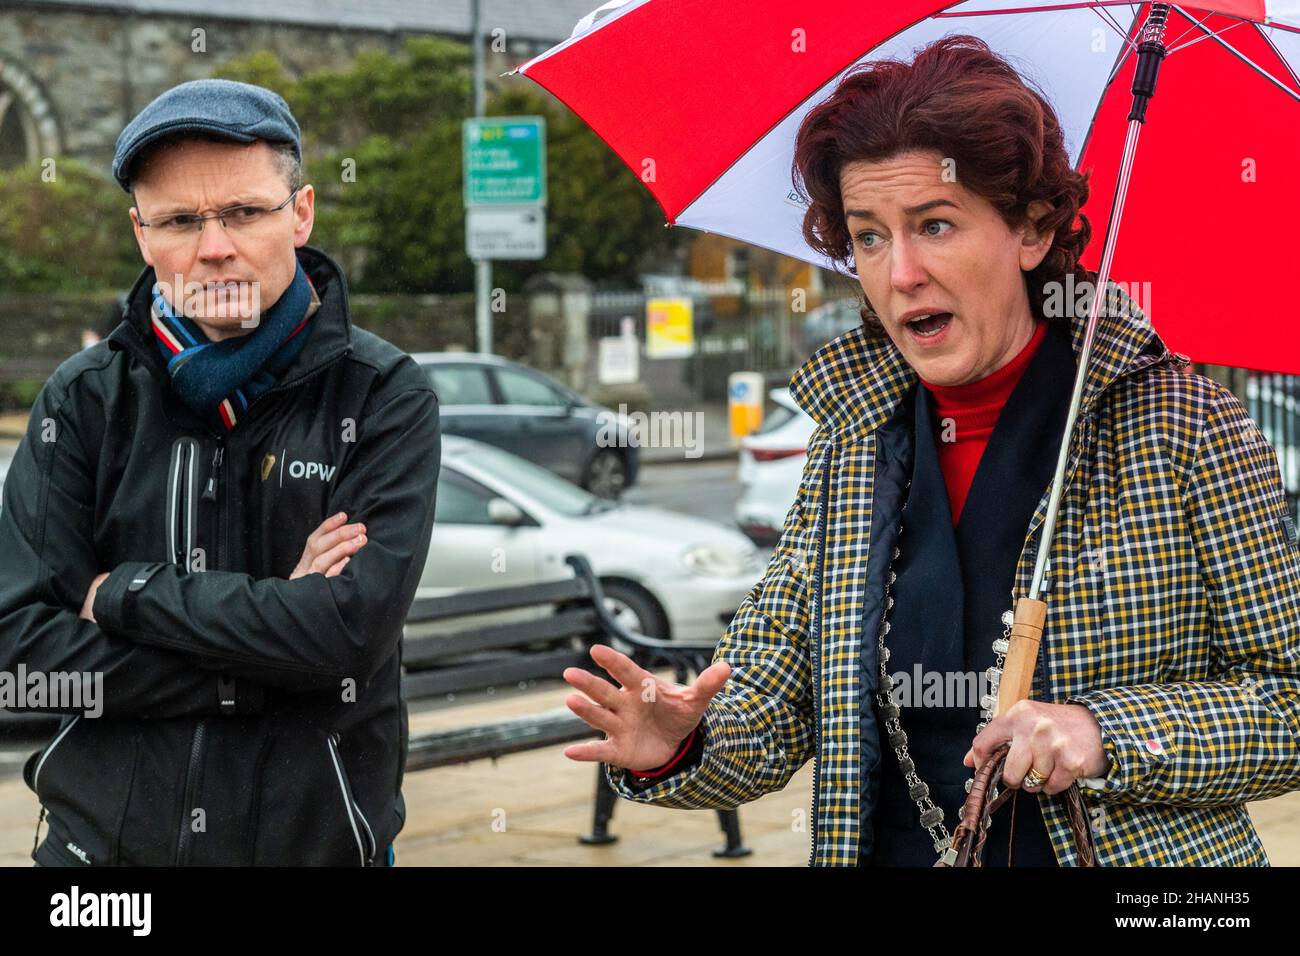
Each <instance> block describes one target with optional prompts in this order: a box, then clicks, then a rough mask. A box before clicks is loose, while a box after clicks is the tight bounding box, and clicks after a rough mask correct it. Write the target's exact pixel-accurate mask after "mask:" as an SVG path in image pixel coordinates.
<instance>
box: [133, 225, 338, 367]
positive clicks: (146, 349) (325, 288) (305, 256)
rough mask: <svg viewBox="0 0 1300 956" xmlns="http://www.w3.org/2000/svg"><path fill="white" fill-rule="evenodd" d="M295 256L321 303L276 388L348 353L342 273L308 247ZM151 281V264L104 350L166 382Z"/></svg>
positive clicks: (141, 274) (142, 275) (140, 277)
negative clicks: (154, 323)
mask: <svg viewBox="0 0 1300 956" xmlns="http://www.w3.org/2000/svg"><path fill="white" fill-rule="evenodd" d="M296 253H297V256H298V261H299V262H300V263H301V264H302V267H303V269H304V270H305V271H306V272H307V275H308V277H309V278H310V279H311V282H312V287H313V292H314V294H315V295H317V296H319V300H320V305H319V308H318V309H317V314H316V317H315V318H314V319H313V320H312V323H311V326H310V329H311V334H310V336H308V338H307V343H306V344H305V345H304V346H303V348H302V351H301V352H300V353H298V356H297V358H295V359H294V361H293V364H291V365H290V366H289V368H288V369H286V370H285V373H284V375H283V376H282V378H281V381H280V385H291V384H293V383H294V382H296V381H298V380H300V379H303V378H306V377H307V376H309V375H311V374H312V373H313V372H315V371H316V370H317V369H320V368H322V367H324V366H326V365H329V364H330V363H332V362H333V361H334V360H335V359H337V358H339V357H340V356H342V355H346V354H347V353H348V352H350V351H351V350H352V312H351V309H350V307H349V305H348V286H347V279H345V278H344V276H343V270H342V269H340V268H339V265H338V263H336V262H335V261H334V260H333V259H331V258H330V257H329V256H327V255H326V254H325V253H323V252H321V251H320V250H319V249H315V248H313V247H312V246H301V247H299V248H298V249H297V250H296ZM156 281H157V277H156V275H155V273H154V269H153V266H148V267H146V268H145V269H144V271H143V272H141V273H140V275H139V277H138V278H137V279H136V280H135V284H134V285H133V286H131V291H130V292H128V293H127V297H126V306H125V309H124V316H123V321H122V322H121V324H119V325H118V326H117V328H115V329H114V330H113V332H112V333H111V334H110V335H109V337H108V347H109V348H110V349H122V350H124V351H126V352H129V353H130V354H131V355H133V356H135V357H136V358H137V359H139V360H140V361H141V362H142V363H144V365H145V366H146V367H147V368H148V369H149V370H150V371H151V372H152V373H153V374H154V375H155V376H156V377H157V378H158V379H159V380H160V381H162V382H166V383H169V384H170V378H169V377H168V375H167V366H166V363H165V362H164V361H163V357H162V354H161V353H160V352H159V350H158V346H157V345H156V344H155V343H154V333H153V328H152V325H151V321H152V320H151V318H150V307H151V304H152V302H153V287H154V283H155V282H156Z"/></svg>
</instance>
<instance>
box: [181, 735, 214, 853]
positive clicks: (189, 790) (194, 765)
mask: <svg viewBox="0 0 1300 956" xmlns="http://www.w3.org/2000/svg"><path fill="white" fill-rule="evenodd" d="M207 724H208V722H207V720H206V718H205V719H203V720H200V721H199V722H198V724H196V725H195V727H194V736H193V738H191V740H190V763H189V766H188V767H187V768H186V770H185V805H184V806H183V807H182V808H181V835H180V839H179V840H178V841H177V842H176V865H177V866H184V865H185V862H186V860H185V849H186V847H187V846H188V845H189V841H190V825H191V824H190V820H191V814H192V813H193V804H194V797H195V793H194V790H195V786H194V780H195V775H196V773H197V771H198V765H199V760H200V759H201V755H202V753H203V736H204V733H203V731H204V728H205V727H207Z"/></svg>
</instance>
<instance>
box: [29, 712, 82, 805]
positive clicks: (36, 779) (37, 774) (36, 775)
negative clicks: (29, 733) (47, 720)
mask: <svg viewBox="0 0 1300 956" xmlns="http://www.w3.org/2000/svg"><path fill="white" fill-rule="evenodd" d="M81 717H82V715H81V714H77V715H76V716H75V717H73V718H72V720H70V721H69V722H68V726H66V727H64V728H63V729H62V730H60V731H59V733H58V735H57V736H56V737H55V738H54V739H53V740H51V741H50V745H49V746H48V747H46V748H45V753H43V754H41V759H40V760H38V761H36V769H35V770H34V771H32V790H36V788H37V786H39V784H40V779H41V768H42V767H44V766H45V761H47V760H49V759H50V754H52V753H54V748H55V747H57V746H58V745H59V744H60V743H61V742H62V741H63V738H64V737H66V736H68V732H69V731H70V730H72V727H73V725H74V724H75V723H76V722H77V721H79V720H80V719H81ZM37 792H39V791H37Z"/></svg>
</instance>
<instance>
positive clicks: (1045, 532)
mask: <svg viewBox="0 0 1300 956" xmlns="http://www.w3.org/2000/svg"><path fill="white" fill-rule="evenodd" d="M1168 16H1169V4H1165V3H1155V4H1152V5H1151V13H1150V14H1149V15H1148V16H1147V20H1146V23H1145V24H1143V26H1142V32H1141V33H1140V34H1139V42H1138V64H1137V69H1136V71H1135V72H1134V75H1133V108H1132V109H1131V110H1130V111H1129V115H1128V132H1127V134H1126V135H1125V138H1124V153H1123V157H1122V159H1121V162H1120V169H1119V179H1118V181H1117V182H1116V184H1115V201H1114V202H1113V203H1112V204H1111V207H1110V219H1109V221H1108V222H1107V224H1106V240H1105V243H1104V244H1103V246H1102V254H1101V266H1100V268H1099V270H1098V272H1097V284H1096V287H1095V288H1094V289H1093V295H1092V304H1091V307H1090V308H1089V310H1088V325H1087V328H1086V331H1085V332H1084V336H1083V348H1082V350H1081V351H1080V354H1079V369H1078V372H1077V373H1076V374H1075V377H1074V390H1073V392H1072V394H1071V396H1070V411H1069V414H1068V416H1067V417H1066V421H1065V430H1064V434H1063V435H1062V437H1061V448H1060V452H1059V453H1058V454H1057V457H1056V471H1055V473H1054V474H1053V476H1052V486H1051V488H1052V492H1051V496H1050V497H1049V498H1048V501H1047V513H1046V516H1045V517H1044V519H1043V525H1042V534H1041V535H1040V536H1039V544H1038V552H1037V555H1036V556H1035V560H1034V574H1033V578H1032V579H1031V582H1030V585H1029V592H1028V593H1027V594H1026V595H1025V596H1024V597H1022V598H1020V599H1019V600H1018V601H1017V602H1016V609H1015V620H1014V621H1013V623H1012V625H1011V637H1010V641H1009V645H1008V648H1007V656H1006V659H1005V662H1004V664H1003V668H1002V676H1001V679H1000V680H999V683H998V701H997V706H996V707H995V708H994V710H993V714H994V716H996V715H997V714H999V713H1003V712H1005V711H1006V710H1007V709H1009V708H1010V707H1011V706H1012V705H1013V704H1015V703H1016V702H1017V701H1021V700H1024V699H1026V698H1027V697H1028V696H1029V691H1030V687H1031V685H1032V683H1033V679H1034V667H1035V665H1036V664H1037V661H1038V645H1039V641H1040V639H1041V638H1042V636H1043V625H1044V622H1045V621H1046V620H1047V603H1046V602H1045V601H1043V600H1042V598H1041V597H1040V595H1041V594H1043V593H1044V592H1045V591H1046V589H1047V587H1046V584H1045V581H1046V578H1047V565H1048V555H1049V554H1050V553H1051V549H1052V535H1053V533H1054V532H1055V531H1056V516H1057V513H1058V512H1059V511H1060V507H1061V495H1062V491H1063V490H1064V488H1063V485H1064V482H1065V470H1066V465H1067V463H1068V461H1069V458H1070V445H1071V444H1072V442H1071V438H1072V436H1073V434H1074V427H1075V422H1076V420H1077V419H1078V417H1079V409H1080V406H1081V404H1082V399H1083V383H1084V379H1085V378H1086V377H1087V374H1088V360H1089V358H1090V357H1091V355H1092V342H1093V337H1094V335H1095V333H1096V330H1097V319H1098V316H1099V315H1100V314H1101V306H1102V300H1103V298H1104V294H1103V290H1104V289H1105V288H1106V283H1107V282H1108V281H1109V279H1110V267H1111V259H1112V258H1113V257H1114V252H1115V241H1116V237H1117V236H1118V233H1119V223H1120V217H1121V215H1122V214H1123V211H1124V200H1125V197H1126V196H1127V195H1128V184H1129V176H1130V174H1131V173H1132V171H1133V159H1134V156H1135V155H1136V153H1137V142H1138V134H1139V133H1140V132H1141V130H1142V124H1143V123H1144V122H1145V121H1146V107H1147V103H1148V102H1149V101H1150V99H1151V97H1152V96H1153V95H1155V85H1156V75H1157V73H1158V72H1159V69H1160V61H1161V60H1162V59H1163V58H1164V55H1165V52H1166V51H1165V45H1164V33H1165V24H1166V20H1167V18H1168Z"/></svg>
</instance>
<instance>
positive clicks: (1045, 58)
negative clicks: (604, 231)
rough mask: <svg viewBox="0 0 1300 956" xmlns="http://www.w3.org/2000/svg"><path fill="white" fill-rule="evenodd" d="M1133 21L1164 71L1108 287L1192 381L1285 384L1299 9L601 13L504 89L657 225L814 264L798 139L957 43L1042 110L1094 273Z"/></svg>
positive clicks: (657, 3) (644, 6) (1298, 248)
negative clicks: (1231, 372) (566, 126)
mask: <svg viewBox="0 0 1300 956" xmlns="http://www.w3.org/2000/svg"><path fill="white" fill-rule="evenodd" d="M1153 6H1168V21H1167V25H1166V29H1165V33H1164V45H1165V47H1166V49H1167V51H1168V52H1167V54H1166V56H1165V58H1164V62H1163V65H1162V66H1161V67H1160V84H1159V90H1158V94H1157V95H1156V96H1155V97H1154V98H1153V99H1152V100H1151V103H1150V107H1149V109H1148V111H1147V117H1146V119H1147V122H1146V124H1145V126H1143V127H1142V139H1141V149H1140V151H1138V152H1137V154H1136V162H1133V157H1132V156H1130V158H1129V162H1130V165H1131V173H1130V175H1131V179H1130V181H1129V183H1128V186H1129V188H1128V190H1127V198H1126V200H1125V201H1124V203H1123V217H1122V229H1121V230H1120V236H1119V238H1118V241H1117V242H1116V243H1114V248H1113V252H1114V260H1113V263H1112V264H1111V269H1110V270H1109V277H1110V278H1112V279H1114V280H1116V281H1119V282H1121V283H1125V284H1126V286H1127V288H1128V289H1129V290H1130V291H1131V292H1133V291H1134V290H1136V291H1137V292H1139V293H1149V294H1146V295H1145V298H1144V296H1143V295H1142V294H1135V295H1134V298H1135V299H1137V300H1138V303H1139V305H1141V306H1142V307H1143V308H1144V310H1145V311H1146V312H1147V314H1148V316H1149V317H1150V319H1151V321H1152V324H1153V325H1154V326H1155V328H1156V330H1157V332H1159V333H1160V335H1161V337H1162V338H1164V340H1165V341H1166V343H1167V344H1168V345H1169V346H1170V348H1172V349H1174V350H1176V351H1180V352H1184V353H1186V354H1187V355H1189V356H1190V357H1191V358H1192V359H1193V360H1194V361H1199V362H1208V363H1213V364H1221V365H1235V366H1241V367H1247V368H1255V369H1261V370H1265V371H1276V372H1290V373H1300V333H1297V332H1296V331H1295V328H1294V326H1295V322H1296V318H1295V314H1294V313H1295V307H1294V306H1293V305H1292V304H1291V303H1290V301H1289V298H1288V297H1287V296H1286V295H1285V293H1284V291H1283V288H1282V283H1283V282H1284V281H1286V279H1287V278H1288V277H1289V276H1290V275H1291V274H1292V273H1293V272H1295V271H1296V268H1297V265H1298V264H1300V242H1297V239H1296V232H1295V227H1294V224H1295V223H1296V222H1300V183H1298V182H1297V173H1298V172H1300V80H1297V73H1300V0H1202V2H1198V3H1197V4H1196V5H1195V6H1185V5H1178V4H1170V5H1153V4H1137V3H1117V2H1111V0H1094V2H1078V0H1059V2H1054V0H968V2H964V3H955V4H953V3H940V2H936V0H888V2H877V3H869V2H863V0H816V2H809V0H614V2H611V3H607V4H606V5H605V6H604V7H602V8H600V9H599V10H597V11H595V12H594V13H592V14H589V15H588V16H587V17H585V18H584V19H583V20H582V21H581V22H580V23H579V24H578V26H577V28H575V31H574V34H573V36H571V37H570V38H569V39H568V40H566V41H564V42H563V43H560V44H559V45H557V46H555V47H554V48H553V49H551V50H548V51H547V52H545V53H543V54H541V55H540V56H537V57H535V58H534V59H532V60H530V61H529V62H527V63H525V64H524V65H523V66H521V67H519V68H518V70H517V71H516V72H519V73H522V74H523V75H525V76H527V77H529V78H530V79H532V80H534V81H535V82H537V83H538V84H540V85H541V86H542V87H544V88H545V89H547V90H549V91H550V92H551V93H553V94H554V95H555V96H556V97H558V98H559V99H560V100H562V101H563V102H564V103H566V104H567V105H568V106H569V107H570V108H571V109H573V110H574V111H575V112H576V113H577V114H578V116H580V117H581V118H582V119H583V120H584V121H586V122H587V123H588V124H589V125H590V126H591V127H592V128H593V129H594V130H595V131H596V133H597V134H598V135H600V136H601V137H602V138H603V139H604V140H605V142H606V143H608V144H609V146H610V148H611V149H613V150H614V152H615V153H617V154H618V155H619V156H620V157H621V158H622V159H623V161H624V162H626V163H627V165H628V166H629V167H631V169H632V170H633V171H634V172H635V173H636V174H637V175H638V176H640V177H641V179H642V180H643V182H645V184H646V186H647V188H649V190H650V191H651V192H652V193H653V194H654V196H655V198H656V199H657V200H658V201H659V204H660V205H661V206H662V207H663V210H664V215H665V216H666V218H667V221H668V222H669V223H671V224H674V225H682V226H690V227H692V228H695V229H700V230H704V231H707V232H712V233H717V234H720V235H724V236H730V237H732V238H736V239H741V240H744V241H745V242H749V243H753V244H755V245H758V246H762V247H764V248H767V249H773V250H776V251H778V252H782V253H785V254H787V255H790V256H794V257H795V258H798V259H803V260H806V261H808V262H813V263H816V264H818V265H823V266H829V265H830V263H828V262H827V261H826V260H825V259H824V258H823V257H822V256H821V255H820V254H819V253H817V252H815V251H814V250H812V249H811V248H810V247H808V245H807V244H806V243H805V242H804V239H803V236H802V234H801V224H802V217H803V212H804V207H803V206H802V205H801V204H800V202H799V199H798V197H797V195H796V193H795V192H794V190H793V188H792V181H791V165H792V159H793V156H794V137H795V133H796V132H797V130H798V128H799V124H800V122H801V121H802V120H803V118H804V116H805V114H807V112H808V111H809V110H810V109H811V108H812V107H813V106H814V105H815V104H817V103H818V102H819V101H821V100H822V99H824V98H825V97H826V96H828V95H829V94H830V92H831V91H832V89H833V88H834V87H835V85H836V83H837V82H838V81H839V79H840V77H841V76H842V75H843V74H844V73H845V72H847V71H848V70H849V69H850V68H852V67H853V66H854V65H855V64H857V63H859V62H861V61H864V60H872V59H879V58H884V57H897V58H900V59H910V58H911V54H912V53H914V52H915V51H916V49H918V48H919V47H921V46H923V45H925V44H927V43H929V42H931V41H933V40H936V39H938V38H939V37H941V36H944V35H947V34H950V33H969V34H974V35H975V36H978V37H980V38H981V39H983V40H984V41H985V42H986V43H988V45H989V46H990V47H991V48H992V49H993V50H994V51H996V52H998V53H1000V54H1002V55H1004V56H1006V57H1007V58H1008V59H1009V60H1010V61H1011V62H1012V63H1013V64H1014V65H1015V66H1016V67H1017V68H1018V69H1019V70H1020V71H1021V72H1022V74H1024V75H1025V76H1027V77H1028V78H1029V79H1031V80H1032V81H1034V82H1035V83H1036V85H1037V86H1038V87H1039V88H1040V89H1041V90H1042V91H1043V92H1044V94H1045V95H1046V96H1047V97H1048V99H1049V100H1050V101H1051V102H1052V104H1053V106H1054V107H1055V108H1056V110H1057V113H1058V115H1059V117H1060V119H1061V124H1062V127H1063V130H1064V133H1065V138H1066V145H1067V148H1068V149H1069V150H1070V155H1071V159H1072V161H1073V162H1074V164H1075V166H1076V168H1079V169H1091V170H1092V198H1091V199H1090V200H1089V203H1088V205H1087V207H1086V208H1085V210H1084V211H1085V212H1086V213H1087V215H1088V216H1089V218H1090V219H1091V221H1092V223H1093V225H1094V232H1093V237H1094V238H1093V242H1092V244H1091V245H1090V246H1089V248H1088V250H1087V252H1086V253H1085V255H1084V264H1085V265H1086V266H1088V268H1090V269H1092V270H1094V271H1100V270H1099V265H1100V263H1101V259H1102V245H1103V242H1104V240H1105V236H1106V233H1107V230H1106V229H1105V228H1103V227H1104V226H1105V224H1106V223H1107V222H1108V221H1109V220H1110V216H1111V205H1112V203H1113V202H1114V198H1115V195H1116V192H1117V190H1116V186H1117V184H1118V183H1119V182H1120V172H1121V168H1122V167H1123V166H1124V164H1125V155H1126V150H1125V141H1126V138H1127V137H1128V136H1130V135H1132V138H1133V139H1134V140H1135V141H1136V133H1135V132H1134V133H1132V134H1130V130H1129V128H1130V127H1131V126H1133V125H1134V124H1130V123H1128V122H1126V116H1127V115H1128V111H1129V109H1130V106H1131V105H1132V95H1131V93H1130V87H1131V84H1132V80H1133V73H1134V68H1135V65H1136V62H1137V59H1138V57H1137V55H1136V49H1135V48H1136V44H1137V42H1138V34H1139V31H1140V30H1141V28H1142V26H1143V24H1144V23H1146V22H1147V20H1148V17H1149V16H1150V13H1151V10H1152V7H1153ZM1133 145H1134V146H1135V145H1136V142H1134V144H1133ZM1129 152H1131V150H1130V151H1129ZM1147 283H1149V285H1146V284H1147Z"/></svg>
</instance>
